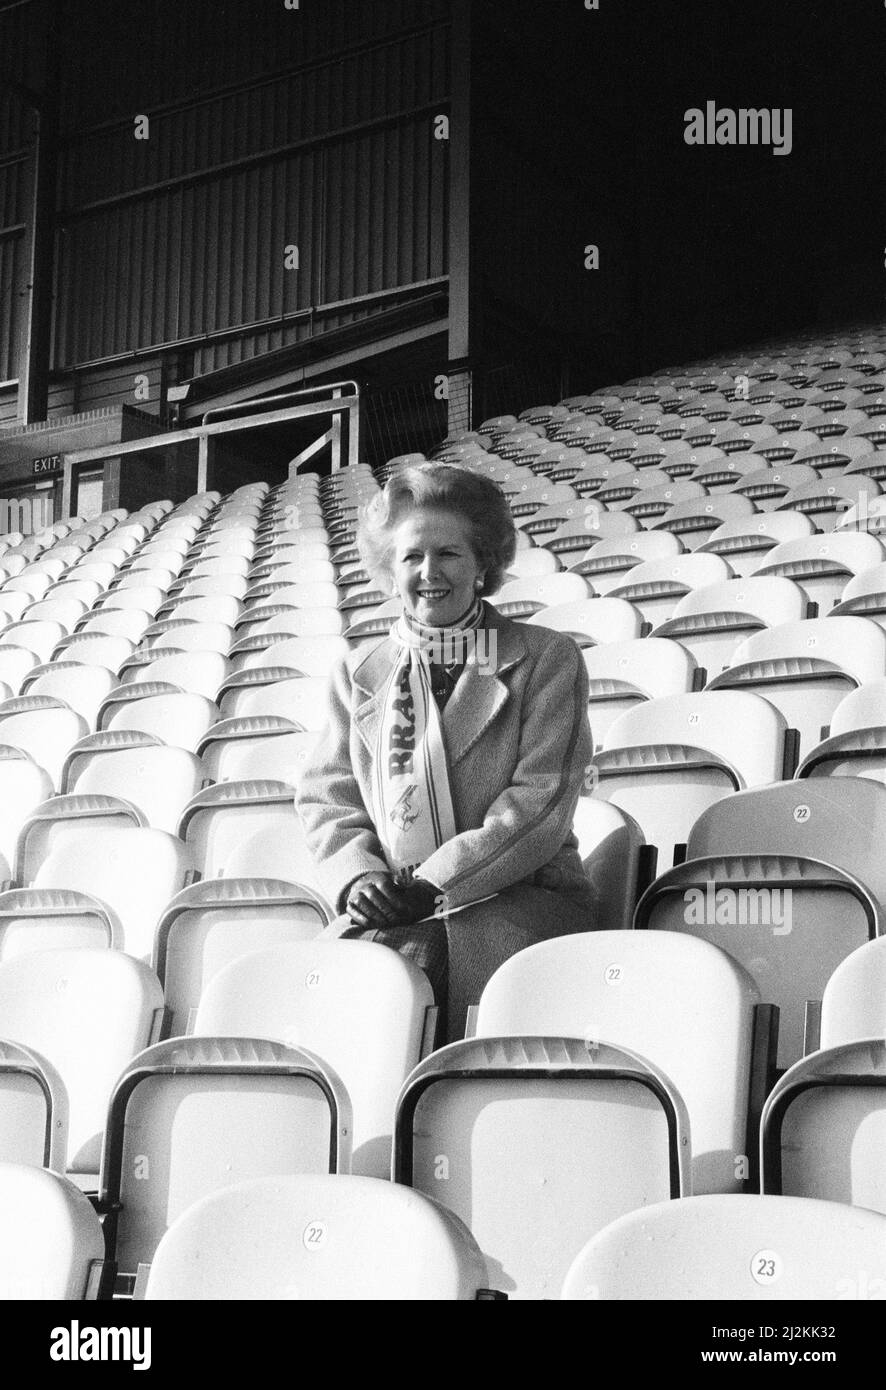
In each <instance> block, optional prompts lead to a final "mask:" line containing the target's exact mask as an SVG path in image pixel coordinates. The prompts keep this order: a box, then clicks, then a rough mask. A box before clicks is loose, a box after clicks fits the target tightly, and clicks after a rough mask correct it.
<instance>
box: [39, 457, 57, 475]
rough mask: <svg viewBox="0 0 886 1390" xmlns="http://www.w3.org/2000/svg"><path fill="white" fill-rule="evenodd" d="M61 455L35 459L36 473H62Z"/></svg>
mask: <svg viewBox="0 0 886 1390" xmlns="http://www.w3.org/2000/svg"><path fill="white" fill-rule="evenodd" d="M61 466H62V456H61V454H44V455H43V457H42V458H39V459H34V473H35V474H38V473H58V472H60V471H61Z"/></svg>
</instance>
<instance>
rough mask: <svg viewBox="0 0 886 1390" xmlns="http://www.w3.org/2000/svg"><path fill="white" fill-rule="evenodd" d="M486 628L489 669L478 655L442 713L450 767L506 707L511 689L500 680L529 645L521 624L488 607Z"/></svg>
mask: <svg viewBox="0 0 886 1390" xmlns="http://www.w3.org/2000/svg"><path fill="white" fill-rule="evenodd" d="M486 615H487V616H486V627H487V629H488V638H489V641H490V644H491V643H492V641H494V642H495V648H494V649H493V648H492V647H491V645H490V650H489V664H488V666H483V665H480V664H479V663H478V662H477V659H476V655H474V656H472V657H471V659H470V661H469V662H468V664H467V666H466V667H465V669H464V671H463V673H462V676H461V679H460V680H459V681H458V684H457V685H456V687H455V690H454V691H453V692H452V695H451V697H450V699H449V700H448V701H447V704H446V707H445V709H444V710H443V732H444V736H445V739H446V753H447V756H448V759H449V763H450V765H451V766H454V765H455V763H457V762H459V761H460V760H461V759H462V758H463V757H464V756H465V754H466V753H467V752H469V751H470V749H471V748H473V746H474V744H475V743H476V742H477V740H478V739H479V738H481V737H482V735H483V734H484V732H485V731H486V729H488V728H489V725H490V724H491V723H492V721H493V719H495V718H496V716H497V715H498V713H499V711H500V710H501V709H502V708H503V706H504V705H505V704H506V703H507V700H508V695H509V693H510V692H509V689H508V685H507V683H506V682H505V681H503V680H502V679H501V677H502V676H503V675H504V674H505V673H506V672H507V671H509V670H510V669H511V668H512V667H513V666H516V665H517V663H518V662H519V661H522V660H523V657H524V656H525V655H526V644H525V642H524V641H523V638H522V636H521V635H520V625H519V623H514V622H511V621H509V619H507V618H502V617H501V615H500V614H499V613H498V612H497V611H496V610H495V609H494V608H490V607H489V606H488V605H487V606H486Z"/></svg>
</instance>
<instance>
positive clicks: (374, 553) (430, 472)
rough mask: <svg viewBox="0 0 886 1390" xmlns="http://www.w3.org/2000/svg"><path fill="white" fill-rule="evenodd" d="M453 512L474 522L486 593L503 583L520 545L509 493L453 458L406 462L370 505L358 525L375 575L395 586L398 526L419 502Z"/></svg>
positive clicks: (364, 554) (474, 539)
mask: <svg viewBox="0 0 886 1390" xmlns="http://www.w3.org/2000/svg"><path fill="white" fill-rule="evenodd" d="M419 507H423V508H430V509H433V510H435V511H441V512H453V513H455V514H456V515H457V516H461V517H463V518H464V520H465V521H466V522H467V523H468V527H469V531H470V536H471V547H472V549H473V552H474V555H475V556H476V559H477V563H478V564H479V566H480V568H481V569H482V570H483V573H484V580H483V587H482V589H481V590H480V592H481V593H482V594H494V593H495V592H496V590H497V589H500V588H501V585H502V581H503V578H504V574H505V571H506V569H507V567H508V565H509V564H510V563H511V561H512V560H513V558H514V554H515V552H516V549H517V533H516V531H515V530H514V523H513V520H512V519H511V513H510V509H509V507H508V504H507V500H506V498H505V495H504V493H503V492H502V491H501V489H500V488H499V487H498V486H497V485H496V484H495V483H494V482H493V481H492V479H491V478H486V477H484V476H483V474H482V473H471V472H469V471H468V470H467V469H466V468H456V467H455V466H454V465H453V464H450V463H424V464H421V465H420V466H419V467H417V468H403V469H401V470H400V471H399V472H397V473H395V474H394V476H393V477H392V478H390V479H389V480H388V482H387V483H386V485H385V487H384V488H383V490H382V491H381V492H380V493H377V494H376V496H375V497H373V499H372V501H371V502H369V503H368V505H367V506H366V507H365V508H364V510H363V512H362V514H361V517H360V523H359V526H358V528H357V546H358V549H359V551H360V558H361V560H362V561H363V563H364V565H365V566H366V568H367V570H368V571H369V574H370V577H371V578H372V579H373V580H376V581H378V582H380V583H381V584H382V585H383V587H384V588H386V589H389V590H391V591H393V589H394V578H393V565H392V560H393V549H394V530H395V528H396V527H397V525H398V524H399V523H400V522H401V521H402V520H403V518H404V516H407V515H408V513H409V512H411V511H415V510H416V509H417V508H419Z"/></svg>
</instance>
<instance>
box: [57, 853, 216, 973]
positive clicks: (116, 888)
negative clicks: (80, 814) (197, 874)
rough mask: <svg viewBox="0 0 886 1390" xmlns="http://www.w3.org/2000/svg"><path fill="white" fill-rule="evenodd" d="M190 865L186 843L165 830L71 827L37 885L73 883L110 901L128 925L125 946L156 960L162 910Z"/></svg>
mask: <svg viewBox="0 0 886 1390" xmlns="http://www.w3.org/2000/svg"><path fill="white" fill-rule="evenodd" d="M190 868H191V859H190V856H189V854H188V851H187V849H186V847H185V846H184V845H183V844H182V843H181V841H180V840H178V839H177V838H176V837H175V836H173V835H170V834H168V833H167V832H166V831H163V830H150V829H142V828H133V829H128V828H127V829H124V830H116V829H115V830H109V829H101V828H99V829H94V830H91V831H89V832H86V831H71V832H70V833H68V834H66V835H65V836H64V837H63V838H60V839H59V840H57V841H56V842H55V843H54V844H53V846H52V848H51V850H50V852H49V855H48V856H47V858H46V859H44V860H43V862H42V864H41V865H40V867H39V869H38V871H37V874H36V876H35V879H34V886H35V887H37V888H69V889H73V890H75V891H76V892H80V893H88V894H90V895H91V896H92V897H94V898H97V899H99V900H100V901H101V902H102V903H104V904H107V906H108V907H109V908H110V909H111V912H112V913H113V914H114V915H115V916H116V918H117V920H118V921H119V923H120V925H121V927H122V930H123V942H124V950H126V951H127V952H128V953H129V955H131V956H136V957H139V958H141V959H142V960H150V959H151V952H152V949H153V944H154V930H155V928H156V925H157V923H158V921H159V920H160V915H161V913H162V911H163V909H164V908H165V906H166V904H167V903H168V902H169V899H170V898H172V897H173V896H174V895H175V894H176V893H177V892H178V891H179V889H180V888H183V887H184V885H185V878H186V876H187V874H188V872H189V870H190Z"/></svg>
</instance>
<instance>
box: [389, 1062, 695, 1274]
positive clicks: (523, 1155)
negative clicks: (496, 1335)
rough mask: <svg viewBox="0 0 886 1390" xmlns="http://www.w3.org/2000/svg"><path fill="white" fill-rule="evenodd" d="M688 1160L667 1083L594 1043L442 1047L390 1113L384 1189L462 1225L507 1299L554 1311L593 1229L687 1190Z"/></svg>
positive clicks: (679, 1109)
mask: <svg viewBox="0 0 886 1390" xmlns="http://www.w3.org/2000/svg"><path fill="white" fill-rule="evenodd" d="M688 1159H689V1123H688V1118H687V1115H686V1109H685V1106H684V1104H683V1101H682V1099H681V1097H680V1096H679V1093H678V1092H677V1091H676V1088H675V1087H674V1086H673V1084H672V1083H671V1081H670V1080H669V1078H667V1077H666V1076H665V1074H664V1072H663V1071H661V1070H660V1069H659V1068H657V1067H655V1066H653V1065H652V1063H651V1062H650V1061H649V1060H648V1059H646V1058H642V1057H640V1055H639V1054H638V1053H635V1052H631V1051H629V1050H628V1049H626V1048H619V1047H616V1046H615V1045H612V1044H609V1043H607V1042H605V1041H603V1040H599V1041H598V1040H588V1041H587V1042H585V1041H579V1040H577V1039H575V1038H564V1037H549V1036H544V1037H540V1036H528V1035H523V1036H521V1037H496V1038H475V1039H471V1040H470V1041H466V1042H461V1043H452V1044H450V1045H449V1046H448V1047H444V1048H441V1049H440V1050H439V1051H438V1052H435V1053H433V1054H432V1055H431V1056H430V1057H428V1058H427V1059H426V1060H425V1061H424V1062H423V1063H422V1064H421V1065H420V1066H418V1067H417V1068H416V1069H415V1071H414V1072H413V1073H412V1075H411V1076H410V1077H409V1080H408V1081H407V1083H406V1085H405V1086H404V1088H403V1091H402V1093H401V1096H400V1101H399V1104H398V1109H397V1130H396V1140H395V1150H394V1179H395V1181H396V1182H401V1183H406V1184H409V1185H410V1186H413V1187H416V1188H417V1189H418V1190H419V1191H420V1192H424V1193H426V1194H428V1195H430V1196H433V1197H436V1198H437V1200H438V1201H442V1202H445V1203H446V1205H447V1206H448V1207H449V1209H450V1210H451V1211H454V1212H455V1214H456V1216H459V1217H460V1218H461V1220H462V1221H463V1222H464V1223H465V1225H466V1226H467V1227H468V1228H469V1229H470V1230H471V1231H472V1233H473V1235H474V1237H475V1239H476V1241H477V1243H478V1245H479V1246H480V1248H481V1250H482V1251H483V1253H484V1255H485V1257H486V1262H487V1265H488V1267H489V1271H490V1277H491V1279H492V1282H493V1284H494V1285H495V1286H496V1287H497V1288H499V1289H502V1290H504V1292H506V1293H507V1294H508V1296H509V1297H510V1298H528V1299H544V1298H551V1297H556V1293H557V1290H559V1288H560V1287H561V1285H562V1282H563V1278H564V1276H565V1274H566V1271H567V1269H568V1268H569V1265H570V1263H571V1261H572V1259H573V1258H574V1257H575V1255H576V1254H577V1253H578V1251H579V1250H580V1249H581V1247H582V1245H583V1244H584V1242H585V1241H586V1240H588V1239H589V1238H590V1236H591V1235H593V1234H594V1233H595V1232H596V1231H598V1230H600V1228H601V1227H602V1226H605V1225H608V1223H609V1222H610V1221H612V1220H613V1219H614V1218H615V1217H616V1216H619V1215H621V1213H622V1212H624V1211H630V1210H632V1209H633V1208H634V1207H638V1206H645V1205H646V1204H648V1203H650V1202H657V1201H665V1200H667V1199H668V1198H671V1197H678V1196H680V1195H681V1193H682V1192H683V1191H684V1190H687V1184H688V1181H689V1177H688V1169H689V1163H688ZM684 1160H685V1162H684Z"/></svg>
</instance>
